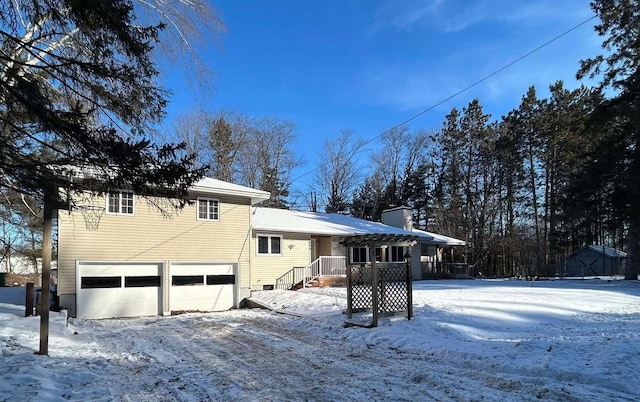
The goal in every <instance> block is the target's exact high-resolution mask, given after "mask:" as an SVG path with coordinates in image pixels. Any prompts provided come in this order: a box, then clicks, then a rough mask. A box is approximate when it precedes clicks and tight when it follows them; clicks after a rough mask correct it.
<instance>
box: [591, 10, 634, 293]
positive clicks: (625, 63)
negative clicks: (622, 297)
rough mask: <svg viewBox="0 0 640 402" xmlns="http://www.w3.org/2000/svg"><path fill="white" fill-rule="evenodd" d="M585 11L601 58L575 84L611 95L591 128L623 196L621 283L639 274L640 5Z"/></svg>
mask: <svg viewBox="0 0 640 402" xmlns="http://www.w3.org/2000/svg"><path fill="white" fill-rule="evenodd" d="M591 6H592V8H593V10H594V11H595V13H596V14H597V15H598V17H599V18H600V23H599V24H598V25H596V27H595V29H596V32H597V33H598V34H599V35H600V36H602V37H603V38H604V40H603V43H602V46H603V48H604V49H606V53H605V54H604V55H599V56H596V57H593V58H590V59H586V60H582V61H581V68H580V70H579V72H578V78H582V77H585V76H589V77H591V78H596V77H597V78H600V79H601V80H602V82H601V84H600V86H601V88H610V89H612V90H613V91H614V95H613V96H612V98H611V99H608V100H607V101H605V102H602V103H601V104H600V105H599V107H598V110H597V111H596V113H594V124H596V123H601V124H602V127H603V129H604V131H605V133H606V134H607V135H606V138H604V139H603V140H602V142H601V144H600V145H601V146H600V147H598V152H599V153H602V154H606V155H607V156H608V157H609V158H607V159H608V161H609V163H607V172H609V174H610V177H617V178H618V179H619V180H620V182H622V183H624V189H625V191H624V192H623V193H622V192H620V193H619V194H618V195H619V196H620V197H622V200H624V202H623V204H624V205H626V207H625V208H624V210H623V211H621V212H622V213H623V214H624V216H625V218H626V219H627V220H628V225H629V226H628V227H629V229H628V235H627V237H628V246H627V270H626V273H625V278H626V279H631V280H637V279H638V272H639V271H640V244H639V243H640V180H638V172H640V30H639V29H638V27H639V26H640V2H639V1H638V0H595V1H593V2H592V3H591ZM605 146H606V147H607V149H605V148H604V147H605ZM594 158H597V156H596V155H594Z"/></svg>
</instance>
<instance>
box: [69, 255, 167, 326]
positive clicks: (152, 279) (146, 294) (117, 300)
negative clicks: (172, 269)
mask: <svg viewBox="0 0 640 402" xmlns="http://www.w3.org/2000/svg"><path fill="white" fill-rule="evenodd" d="M161 283H162V263H154V262H151V263H149V262H144V263H137V262H79V263H78V282H77V285H76V316H77V317H78V318H110V317H138V316H144V315H158V314H160V313H161V310H160V298H161Z"/></svg>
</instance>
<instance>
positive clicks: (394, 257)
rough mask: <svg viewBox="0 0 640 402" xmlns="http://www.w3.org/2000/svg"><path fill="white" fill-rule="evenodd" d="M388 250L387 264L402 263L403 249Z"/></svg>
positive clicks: (393, 247) (392, 247) (395, 247)
mask: <svg viewBox="0 0 640 402" xmlns="http://www.w3.org/2000/svg"><path fill="white" fill-rule="evenodd" d="M389 248H390V249H391V252H390V253H389V257H390V258H389V262H404V247H402V246H391V247H389Z"/></svg>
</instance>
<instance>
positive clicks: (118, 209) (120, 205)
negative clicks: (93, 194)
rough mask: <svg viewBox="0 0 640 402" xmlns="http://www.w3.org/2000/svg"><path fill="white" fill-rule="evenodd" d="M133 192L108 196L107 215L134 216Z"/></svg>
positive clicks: (120, 192) (115, 193) (119, 192)
mask: <svg viewBox="0 0 640 402" xmlns="http://www.w3.org/2000/svg"><path fill="white" fill-rule="evenodd" d="M133 201H134V195H133V191H117V192H113V193H109V194H107V213H110V214H118V215H133V213H134V202H133Z"/></svg>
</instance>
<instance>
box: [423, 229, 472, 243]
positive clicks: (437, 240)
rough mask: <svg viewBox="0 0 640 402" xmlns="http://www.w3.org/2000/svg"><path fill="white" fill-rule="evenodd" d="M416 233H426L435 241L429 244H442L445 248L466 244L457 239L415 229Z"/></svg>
mask: <svg viewBox="0 0 640 402" xmlns="http://www.w3.org/2000/svg"><path fill="white" fill-rule="evenodd" d="M413 232H414V233H425V234H427V235H429V236H431V237H433V241H430V242H429V243H435V244H441V245H445V246H464V245H465V244H466V243H465V241H464V240H460V239H456V238H454V237H449V236H445V235H441V234H437V233H432V232H427V231H425V230H419V229H413Z"/></svg>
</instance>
